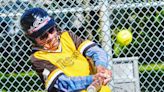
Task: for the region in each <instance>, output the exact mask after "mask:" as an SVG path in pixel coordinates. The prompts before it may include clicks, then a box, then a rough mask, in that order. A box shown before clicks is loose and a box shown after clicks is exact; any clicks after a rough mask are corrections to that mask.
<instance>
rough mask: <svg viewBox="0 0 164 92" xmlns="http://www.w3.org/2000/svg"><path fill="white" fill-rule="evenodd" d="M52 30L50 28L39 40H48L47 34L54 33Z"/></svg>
mask: <svg viewBox="0 0 164 92" xmlns="http://www.w3.org/2000/svg"><path fill="white" fill-rule="evenodd" d="M54 30H55V29H54V28H50V29H49V30H48V31H47V32H45V33H44V34H43V35H41V36H40V37H39V38H40V40H43V39H47V38H48V34H49V33H53V32H54Z"/></svg>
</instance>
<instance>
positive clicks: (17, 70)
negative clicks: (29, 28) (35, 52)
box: [0, 0, 164, 92]
mask: <svg viewBox="0 0 164 92" xmlns="http://www.w3.org/2000/svg"><path fill="white" fill-rule="evenodd" d="M0 2H1V3H0V92H42V91H43V90H44V87H43V84H42V83H41V81H40V78H39V77H38V76H37V75H36V73H35V71H33V70H32V69H31V63H30V59H29V55H30V52H31V42H30V41H29V40H28V39H26V37H25V36H24V35H23V31H22V30H21V28H20V26H19V18H20V15H21V14H22V12H23V11H24V10H26V9H29V8H32V7H42V8H44V9H46V10H47V11H48V13H49V14H51V15H53V17H54V18H55V19H56V22H57V25H58V26H59V27H60V28H61V29H62V30H64V29H68V30H69V31H73V32H74V33H75V34H77V35H78V36H80V37H82V38H84V39H91V40H93V41H94V42H97V43H98V44H100V45H102V47H103V48H104V49H105V50H106V51H107V52H108V53H109V55H110V57H111V58H121V57H134V56H135V57H139V60H138V66H139V68H138V72H139V84H140V89H138V90H141V92H163V90H164V85H163V84H164V1H163V0H0ZM124 29H128V30H130V31H131V33H132V35H133V40H132V42H131V43H130V45H128V46H120V45H119V44H117V42H116V35H117V33H118V32H119V31H121V30H124Z"/></svg>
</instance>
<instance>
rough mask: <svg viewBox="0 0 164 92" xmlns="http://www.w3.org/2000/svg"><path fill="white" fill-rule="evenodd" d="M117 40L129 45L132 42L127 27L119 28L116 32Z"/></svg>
mask: <svg viewBox="0 0 164 92" xmlns="http://www.w3.org/2000/svg"><path fill="white" fill-rule="evenodd" d="M117 41H118V42H119V43H120V44H121V45H123V46H127V45H129V44H130V43H131V42H132V33H131V32H130V31H129V30H127V29H125V30H121V31H120V32H119V33H118V34H117Z"/></svg>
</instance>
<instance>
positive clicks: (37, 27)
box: [20, 8, 55, 38]
mask: <svg viewBox="0 0 164 92" xmlns="http://www.w3.org/2000/svg"><path fill="white" fill-rule="evenodd" d="M20 24H21V27H22V29H23V30H24V31H25V32H26V34H27V35H28V36H30V37H31V38H37V37H39V36H41V35H42V34H43V33H44V32H46V31H47V30H48V29H50V28H52V27H54V26H55V20H54V19H53V18H52V17H50V16H49V15H48V13H47V12H46V11H45V10H43V9H42V8H31V9H29V10H26V11H25V12H24V13H23V15H22V16H21V19H20Z"/></svg>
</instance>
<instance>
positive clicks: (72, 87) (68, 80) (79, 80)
mask: <svg viewBox="0 0 164 92" xmlns="http://www.w3.org/2000/svg"><path fill="white" fill-rule="evenodd" d="M92 77H93V76H92V75H91V76H83V77H68V76H66V75H64V74H63V75H61V76H59V77H58V79H57V80H56V83H55V84H54V87H55V88H57V89H59V90H62V91H66V92H72V91H73V92H75V91H76V92H77V91H80V90H83V89H86V88H87V87H88V86H89V85H90V84H91V83H92V81H93V78H92Z"/></svg>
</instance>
